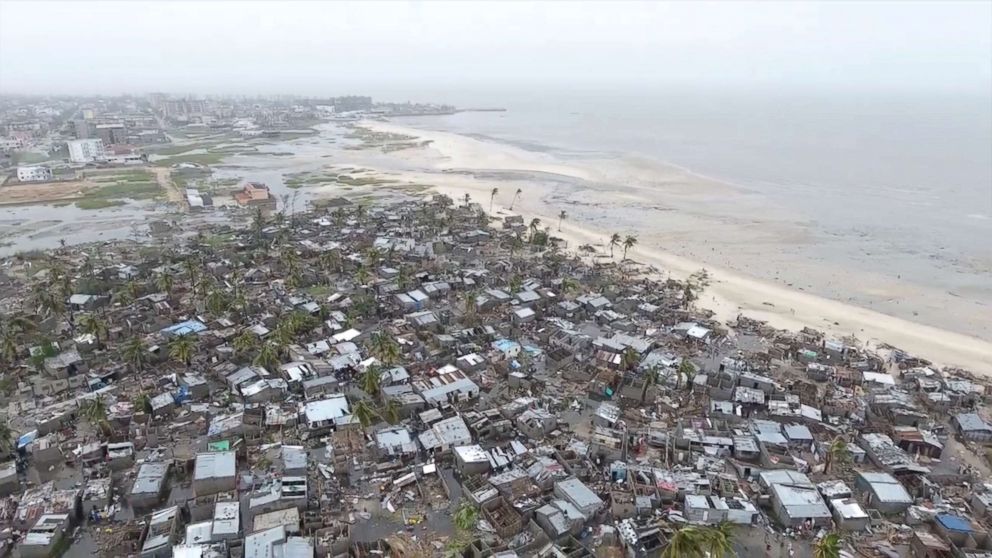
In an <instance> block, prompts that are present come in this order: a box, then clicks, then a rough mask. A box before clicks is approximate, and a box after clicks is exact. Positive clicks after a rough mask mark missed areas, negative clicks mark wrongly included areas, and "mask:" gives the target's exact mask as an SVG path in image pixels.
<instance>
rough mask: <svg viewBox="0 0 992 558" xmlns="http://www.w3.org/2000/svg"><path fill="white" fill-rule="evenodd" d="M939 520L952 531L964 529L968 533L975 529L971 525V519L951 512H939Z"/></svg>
mask: <svg viewBox="0 0 992 558" xmlns="http://www.w3.org/2000/svg"><path fill="white" fill-rule="evenodd" d="M937 521H938V522H940V524H941V525H943V526H944V528H945V529H949V530H951V531H964V532H966V533H967V532H971V531H974V529H973V528H972V527H971V522H970V521H968V520H967V519H965V518H963V517H958V516H956V515H951V514H949V513H939V514H937Z"/></svg>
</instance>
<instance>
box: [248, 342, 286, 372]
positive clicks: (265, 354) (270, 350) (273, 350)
mask: <svg viewBox="0 0 992 558" xmlns="http://www.w3.org/2000/svg"><path fill="white" fill-rule="evenodd" d="M279 352H280V350H279V348H278V347H277V346H276V345H275V343H273V342H271V341H269V342H266V343H265V344H264V345H262V348H261V349H259V351H258V354H257V355H255V360H253V361H252V364H254V365H255V366H261V367H262V368H265V369H266V370H275V369H276V368H277V367H278V366H279V363H280V360H279Z"/></svg>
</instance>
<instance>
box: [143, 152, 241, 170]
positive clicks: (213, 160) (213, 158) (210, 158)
mask: <svg viewBox="0 0 992 558" xmlns="http://www.w3.org/2000/svg"><path fill="white" fill-rule="evenodd" d="M224 157H225V154H224V153H192V154H189V155H176V156H174V157H166V158H165V159H159V160H158V161H155V164H156V165H158V166H160V167H171V166H172V165H178V164H180V163H194V164H197V165H216V164H217V163H219V162H221V160H222V159H223V158H224Z"/></svg>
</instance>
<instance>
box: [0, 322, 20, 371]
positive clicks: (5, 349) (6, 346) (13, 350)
mask: <svg viewBox="0 0 992 558" xmlns="http://www.w3.org/2000/svg"><path fill="white" fill-rule="evenodd" d="M17 355H18V350H17V338H16V336H15V333H14V332H13V331H10V330H4V331H3V334H2V336H0V356H2V357H3V360H4V363H6V364H7V365H8V366H12V365H13V364H14V362H15V361H16V360H17Z"/></svg>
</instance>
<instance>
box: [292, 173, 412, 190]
mask: <svg viewBox="0 0 992 558" xmlns="http://www.w3.org/2000/svg"><path fill="white" fill-rule="evenodd" d="M397 182H399V181H397V180H393V179H390V178H377V177H373V176H354V175H351V174H335V173H330V172H325V173H309V172H301V173H296V174H291V175H288V176H287V178H286V180H285V182H284V184H285V185H286V187H287V188H294V189H295V188H303V187H305V186H320V185H325V184H341V185H343V186H380V185H385V184H396V183H397Z"/></svg>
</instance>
